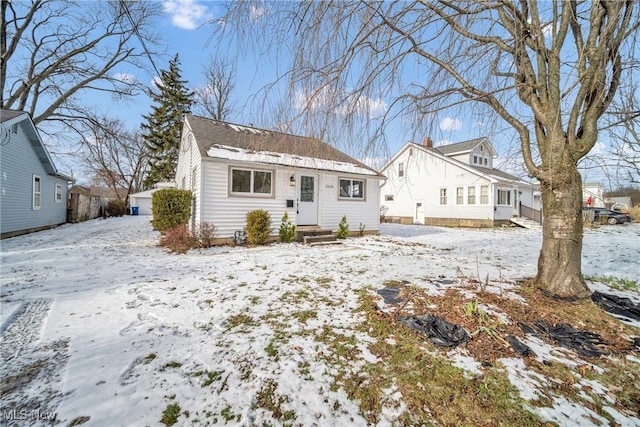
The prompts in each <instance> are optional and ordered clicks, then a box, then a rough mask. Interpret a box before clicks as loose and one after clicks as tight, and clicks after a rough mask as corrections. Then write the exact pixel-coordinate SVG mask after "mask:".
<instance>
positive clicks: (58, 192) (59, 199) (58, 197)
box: [55, 184, 62, 203]
mask: <svg viewBox="0 0 640 427" xmlns="http://www.w3.org/2000/svg"><path fill="white" fill-rule="evenodd" d="M55 201H56V203H60V202H62V185H61V184H56V194H55Z"/></svg>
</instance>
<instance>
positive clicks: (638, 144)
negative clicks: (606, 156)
mask: <svg viewBox="0 0 640 427" xmlns="http://www.w3.org/2000/svg"><path fill="white" fill-rule="evenodd" d="M639 86H640V85H639V84H638V82H637V81H633V80H630V83H628V84H627V85H626V86H625V87H624V88H622V89H621V95H622V96H621V97H620V99H619V100H618V101H617V102H614V103H613V108H612V109H611V113H610V114H609V115H608V117H607V119H608V120H607V122H609V125H610V126H609V128H608V130H609V135H610V139H611V141H612V145H613V147H612V148H613V150H612V152H613V155H614V159H615V160H617V162H618V164H617V168H616V171H617V172H618V173H617V175H618V176H619V177H620V178H623V179H624V180H625V181H627V182H632V183H634V184H640V98H639V95H638V90H639V89H640V87H639ZM617 184H618V185H617V186H616V187H623V186H624V185H625V183H624V182H622V183H617Z"/></svg>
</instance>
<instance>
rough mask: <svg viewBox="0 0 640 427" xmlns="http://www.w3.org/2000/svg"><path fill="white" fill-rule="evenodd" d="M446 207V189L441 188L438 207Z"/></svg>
mask: <svg viewBox="0 0 640 427" xmlns="http://www.w3.org/2000/svg"><path fill="white" fill-rule="evenodd" d="M446 205H447V189H446V188H441V189H440V206H446Z"/></svg>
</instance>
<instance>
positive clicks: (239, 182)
mask: <svg viewBox="0 0 640 427" xmlns="http://www.w3.org/2000/svg"><path fill="white" fill-rule="evenodd" d="M382 179H383V177H382V176H381V175H380V174H379V173H378V172H376V171H375V170H373V169H371V168H369V167H368V166H366V165H364V164H362V163H361V162H359V161H357V160H355V159H353V158H351V157H349V156H348V155H346V154H344V153H342V152H341V151H339V150H337V149H335V148H334V147H332V146H330V145H329V144H327V143H325V142H322V141H320V140H318V139H314V138H309V137H303V136H295V135H290V134H286V133H281V132H276V131H271V130H264V129H258V128H255V127H253V126H241V125H236V124H232V123H226V122H221V121H215V120H211V119H207V118H203V117H198V116H195V115H186V116H185V120H184V127H183V130H182V140H181V144H180V154H179V159H178V167H177V172H176V185H177V187H178V188H182V189H187V190H191V191H193V195H194V200H193V213H192V222H193V223H194V224H197V223H201V222H208V223H211V224H213V225H215V227H216V229H217V233H218V235H217V237H218V238H223V239H224V238H233V237H234V236H236V232H241V231H242V230H243V229H244V228H245V226H246V214H247V212H249V211H252V210H255V209H264V210H267V211H269V212H270V213H271V221H272V226H273V228H274V230H273V235H274V236H277V234H278V228H279V224H280V222H281V218H282V216H283V215H284V213H285V212H286V213H287V214H288V217H289V220H290V221H291V222H292V223H293V224H296V225H297V226H314V227H317V228H321V229H325V230H332V231H336V230H337V229H338V224H339V222H340V220H341V218H342V216H343V215H346V217H347V222H348V223H349V225H350V231H358V230H359V228H360V227H361V226H362V227H364V230H365V231H366V232H377V231H378V230H379V225H380V218H379V207H380V193H379V191H380V181H381V180H382Z"/></svg>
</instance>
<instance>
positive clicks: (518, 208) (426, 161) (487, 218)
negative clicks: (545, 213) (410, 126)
mask: <svg viewBox="0 0 640 427" xmlns="http://www.w3.org/2000/svg"><path fill="white" fill-rule="evenodd" d="M495 157H496V152H495V150H494V148H493V147H492V145H491V143H490V142H489V140H488V139H487V138H478V139H474V140H470V141H465V142H460V143H457V144H451V145H445V146H440V147H433V144H432V142H431V140H430V139H428V138H427V139H425V140H424V142H423V144H422V145H420V144H415V143H413V142H409V143H407V144H406V145H405V146H404V147H402V148H401V149H400V151H398V152H397V153H396V154H395V155H394V156H393V157H392V158H391V159H390V160H389V161H388V162H387V163H386V164H385V165H384V167H383V168H382V170H381V173H382V174H383V175H385V176H386V177H387V180H386V182H384V183H383V184H382V186H381V188H380V198H381V201H380V203H381V212H382V213H383V214H384V220H385V221H387V222H401V223H409V224H413V223H417V224H429V225H447V226H464V227H491V226H495V225H499V224H504V223H508V222H509V221H510V220H511V219H512V218H514V217H519V216H521V215H523V216H531V217H537V218H536V219H537V220H538V222H539V221H540V218H539V214H540V212H539V211H535V210H533V209H532V208H533V206H534V189H535V188H534V185H533V184H531V183H528V182H526V181H523V180H521V179H520V178H517V177H515V176H513V175H510V174H508V173H505V172H502V171H500V170H498V169H495V168H494V167H493V159H494V158H495Z"/></svg>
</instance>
